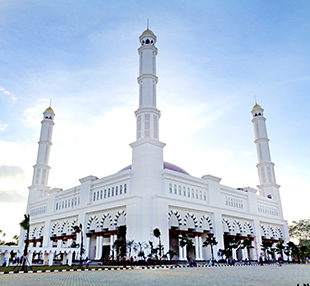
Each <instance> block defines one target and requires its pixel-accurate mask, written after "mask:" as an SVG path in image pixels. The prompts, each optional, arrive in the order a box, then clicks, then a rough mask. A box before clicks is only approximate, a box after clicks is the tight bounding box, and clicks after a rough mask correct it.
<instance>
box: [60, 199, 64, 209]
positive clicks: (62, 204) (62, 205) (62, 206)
mask: <svg viewBox="0 0 310 286" xmlns="http://www.w3.org/2000/svg"><path fill="white" fill-rule="evenodd" d="M64 205H65V203H64V201H62V202H61V208H62V209H63V208H64Z"/></svg>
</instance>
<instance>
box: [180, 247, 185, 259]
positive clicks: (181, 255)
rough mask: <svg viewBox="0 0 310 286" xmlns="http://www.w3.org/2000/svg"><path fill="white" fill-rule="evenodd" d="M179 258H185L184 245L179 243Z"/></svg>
mask: <svg viewBox="0 0 310 286" xmlns="http://www.w3.org/2000/svg"><path fill="white" fill-rule="evenodd" d="M179 260H184V258H183V247H181V246H180V245H179Z"/></svg>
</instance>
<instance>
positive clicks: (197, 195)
mask: <svg viewBox="0 0 310 286" xmlns="http://www.w3.org/2000/svg"><path fill="white" fill-rule="evenodd" d="M196 199H198V190H196Z"/></svg>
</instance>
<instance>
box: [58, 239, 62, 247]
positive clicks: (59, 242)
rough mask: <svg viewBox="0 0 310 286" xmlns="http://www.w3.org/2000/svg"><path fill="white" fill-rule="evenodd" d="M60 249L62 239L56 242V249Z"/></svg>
mask: <svg viewBox="0 0 310 286" xmlns="http://www.w3.org/2000/svg"><path fill="white" fill-rule="evenodd" d="M61 247H62V239H58V240H57V248H61Z"/></svg>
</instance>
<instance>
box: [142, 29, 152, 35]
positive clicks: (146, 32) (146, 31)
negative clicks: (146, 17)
mask: <svg viewBox="0 0 310 286" xmlns="http://www.w3.org/2000/svg"><path fill="white" fill-rule="evenodd" d="M146 34H151V35H154V33H153V32H152V31H151V30H150V29H146V30H145V31H144V32H143V33H142V35H146Z"/></svg>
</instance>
